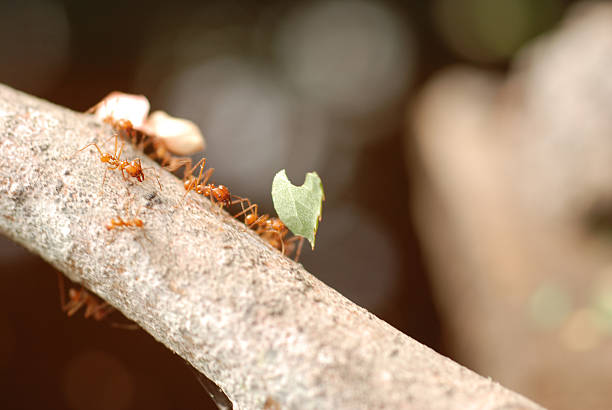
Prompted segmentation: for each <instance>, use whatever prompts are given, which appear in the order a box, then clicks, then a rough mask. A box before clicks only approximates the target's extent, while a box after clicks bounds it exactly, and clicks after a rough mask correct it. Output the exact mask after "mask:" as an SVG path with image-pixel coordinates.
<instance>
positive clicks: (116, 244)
mask: <svg viewBox="0 0 612 410" xmlns="http://www.w3.org/2000/svg"><path fill="white" fill-rule="evenodd" d="M111 135H112V133H111V130H110V129H109V127H108V126H106V125H102V124H100V123H98V122H96V121H94V120H93V119H92V118H91V117H90V116H87V115H83V114H80V113H75V112H72V111H69V110H67V109H65V108H62V107H58V106H55V105H53V104H50V103H48V102H45V101H41V100H38V99H36V98H33V97H30V96H28V95H25V94H22V93H19V92H16V91H14V90H12V89H10V88H7V87H4V86H0V231H1V232H2V233H3V234H4V235H6V236H8V237H9V238H12V239H13V240H15V241H16V242H18V243H20V244H21V245H23V246H25V247H26V248H28V249H29V250H31V251H32V252H34V253H36V254H38V255H40V256H41V257H43V258H44V259H45V260H47V261H48V262H49V263H50V264H52V265H54V266H55V267H57V268H58V269H59V270H61V271H62V272H64V273H65V274H66V275H67V276H69V277H70V278H71V279H73V280H75V281H77V282H81V283H83V284H84V285H85V286H86V287H87V288H89V289H91V290H92V291H94V292H95V293H96V294H98V295H99V296H100V297H102V298H103V299H105V300H106V301H108V302H109V303H111V304H112V305H113V306H115V307H116V308H117V309H119V310H120V311H121V312H123V313H124V314H125V315H126V316H127V317H129V318H130V319H132V320H134V321H135V322H137V323H138V324H139V325H140V326H142V327H143V328H144V329H145V330H146V331H147V332H149V333H150V334H151V335H152V336H153V337H155V338H156V339H157V340H158V341H160V342H161V343H163V344H165V345H166V346H167V347H168V348H169V349H171V350H172V351H174V352H176V353H177V354H179V355H180V356H182V357H183V358H185V360H187V361H189V362H190V363H191V364H192V365H193V366H194V367H195V368H197V369H199V370H200V371H201V372H202V373H204V374H206V375H207V376H208V377H209V378H210V379H212V380H213V381H214V382H215V383H217V384H218V386H219V387H220V388H221V389H223V391H224V392H225V393H226V394H227V396H228V397H229V398H230V399H231V400H232V402H233V404H234V407H235V408H239V409H261V408H263V406H264V403H265V402H266V400H268V403H270V402H271V400H272V399H273V400H275V401H276V402H278V403H279V404H280V407H281V408H282V409H382V408H385V409H402V408H410V409H451V408H452V409H470V408H474V409H502V408H503V409H526V408H529V409H531V408H538V406H536V405H534V404H533V403H531V402H529V401H528V400H526V399H525V398H523V397H522V396H520V395H518V394H516V393H513V392H511V391H508V390H506V389H505V388H503V387H501V386H500V385H498V384H496V383H494V382H492V381H490V380H488V379H486V378H483V377H481V376H478V375H477V374H475V373H473V372H471V371H470V370H467V369H466V368H463V367H461V366H460V365H458V364H456V363H454V362H453V361H451V360H449V359H447V358H445V357H443V356H440V355H439V354H437V353H436V352H434V351H432V350H431V349H429V348H427V347H425V346H423V345H421V344H420V343H418V342H416V341H414V340H412V339H411V338H409V337H408V336H406V335H404V334H402V333H401V332H399V331H398V330H396V329H394V328H393V327H391V326H390V325H388V324H387V323H385V322H383V321H382V320H380V319H378V318H376V317H375V316H374V315H372V314H371V313H369V312H367V311H366V310H364V309H362V308H360V307H359V306H356V305H355V304H353V303H352V302H350V301H349V300H347V299H346V298H344V297H343V296H342V295H340V294H338V293H337V292H336V291H334V290H333V289H330V288H329V287H327V286H326V285H324V284H323V283H321V282H320V281H318V280H317V279H316V278H314V277H313V276H312V275H310V274H309V273H308V272H306V271H305V270H304V269H303V268H302V266H301V265H299V264H297V263H294V262H293V261H291V260H289V259H288V258H286V257H284V256H282V255H281V254H280V253H279V252H277V251H276V250H274V249H272V248H270V247H269V246H268V245H267V244H265V243H263V242H262V241H261V240H260V239H259V238H258V237H256V236H255V235H254V234H253V233H252V232H250V231H249V230H248V229H247V228H246V227H245V226H244V225H242V224H240V223H239V222H237V221H235V220H233V219H232V218H231V217H229V216H228V215H227V214H226V213H225V212H218V211H217V210H216V209H214V208H211V205H210V203H209V202H208V201H207V200H205V199H204V198H201V197H197V196H196V195H192V194H190V195H188V198H189V199H188V201H187V202H186V204H185V205H184V206H182V205H181V199H182V197H183V194H184V190H183V187H182V184H181V181H179V180H178V179H177V178H175V177H174V176H173V175H171V174H169V173H167V172H165V171H160V181H161V184H162V185H163V190H162V191H160V190H159V187H158V186H157V183H156V181H155V179H154V178H152V175H151V171H149V172H148V173H147V179H146V180H145V181H144V182H143V183H138V182H136V181H135V180H131V181H125V180H124V179H123V178H122V177H121V175H120V172H118V171H116V170H111V171H108V172H107V176H106V182H105V184H104V185H103V186H102V178H103V174H104V169H105V167H104V165H103V164H102V163H101V162H100V160H99V155H98V154H97V151H96V150H95V148H94V147H90V148H87V149H85V150H83V151H82V152H80V153H78V154H76V155H75V152H76V151H77V150H78V149H79V148H81V147H83V146H85V145H86V144H88V143H90V142H94V141H95V142H97V143H98V144H99V145H101V147H102V149H103V150H105V151H111V150H112V141H113V140H112V138H111ZM124 153H125V158H134V157H136V156H138V155H141V154H139V153H137V152H136V151H135V149H134V148H133V147H132V146H127V145H126V149H125V150H124ZM145 164H146V165H145ZM143 165H145V166H147V167H148V166H155V167H156V168H157V169H158V167H157V166H156V165H154V164H152V163H151V161H149V160H148V159H146V158H143ZM138 208H140V213H139V217H140V218H141V219H142V220H143V221H144V223H145V225H144V229H138V228H131V229H124V230H116V231H107V230H106V229H105V227H104V226H105V224H107V223H108V222H109V221H110V219H111V218H113V217H116V216H122V217H123V218H124V219H125V218H129V217H133V216H134V214H135V213H136V210H137V209H138ZM126 209H127V210H126ZM372 274H373V275H375V274H376V272H372ZM49 291H55V290H52V289H49ZM508 365H509V366H511V365H512V363H508Z"/></svg>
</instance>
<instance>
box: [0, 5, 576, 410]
mask: <svg viewBox="0 0 612 410" xmlns="http://www.w3.org/2000/svg"><path fill="white" fill-rule="evenodd" d="M14 3H15V4H13V2H0V82H2V83H4V84H7V85H9V86H12V87H14V88H17V89H19V90H22V91H25V92H28V93H31V94H33V95H36V96H39V97H41V98H44V99H48V100H50V101H52V102H54V103H57V104H60V105H64V106H67V107H69V108H72V109H74V110H76V111H84V110H86V109H87V108H89V107H90V106H92V105H94V104H95V103H96V102H98V101H99V100H100V99H101V98H102V97H104V96H105V95H106V94H107V93H109V92H110V91H113V90H120V91H124V92H129V93H137V94H144V95H146V96H147V97H148V98H149V100H150V102H151V106H152V109H153V110H155V109H161V110H165V111H167V112H169V113H170V114H172V115H175V116H179V117H185V118H189V119H191V120H193V121H195V122H196V123H197V124H198V125H199V126H200V127H201V129H202V130H203V133H204V134H205V136H206V139H207V144H208V147H207V149H206V151H205V155H206V157H207V158H208V163H209V164H210V165H212V166H214V167H215V168H216V172H215V175H214V177H213V180H214V182H215V183H223V184H225V185H228V186H229V187H230V188H231V189H232V192H233V193H236V194H239V195H244V196H248V197H249V198H251V199H252V200H253V201H255V202H258V203H260V204H261V206H262V208H263V209H262V211H263V212H268V213H273V209H272V207H271V199H270V194H269V190H270V186H271V182H272V177H273V175H274V174H275V172H276V171H278V170H279V169H282V168H287V170H288V174H289V177H290V179H292V181H293V182H294V183H295V184H298V185H299V184H301V183H302V180H303V175H304V174H305V173H306V172H308V171H311V170H316V171H317V172H318V173H319V175H320V176H321V178H322V180H323V184H324V188H325V192H326V196H327V201H326V202H325V204H324V210H323V215H324V218H323V221H322V223H321V225H320V231H319V235H318V238H317V249H316V250H315V251H314V252H310V251H309V250H307V251H306V252H305V254H304V257H303V261H302V262H303V264H304V266H305V267H306V268H307V269H308V270H309V271H310V272H312V273H313V274H314V275H316V276H317V277H319V278H320V279H321V280H323V281H324V282H326V283H328V284H329V285H330V286H332V287H334V288H336V289H337V290H339V291H340V292H341V293H343V294H344V295H345V296H347V297H348V298H350V299H351V300H353V301H355V302H356V303H358V304H360V305H361V306H364V307H365V308H367V309H369V310H370V311H372V312H373V313H374V314H376V315H377V316H378V317H380V318H382V319H384V320H385V321H387V322H389V323H390V324H391V325H393V326H395V327H396V328H398V329H400V330H401V331H402V332H404V333H406V334H408V335H409V336H411V337H413V338H415V339H416V340H418V341H420V342H422V343H424V344H426V345H427V346H430V347H431V348H433V349H435V350H437V351H439V352H441V353H443V354H445V353H447V352H445V348H444V341H443V338H442V336H441V335H442V334H443V329H441V328H440V324H439V320H438V317H437V313H436V309H435V306H434V302H433V300H432V296H431V292H430V287H429V283H428V278H427V267H426V263H425V261H424V260H423V258H422V256H421V253H420V250H419V242H418V240H417V238H416V237H415V233H414V230H413V224H412V221H411V220H410V212H409V207H410V199H411V198H410V186H409V183H408V180H409V178H408V177H409V172H410V169H411V166H410V163H411V160H412V159H413V158H410V155H412V154H409V156H408V157H406V156H404V152H406V150H405V145H408V147H407V148H408V150H407V151H408V152H411V150H410V138H409V136H408V138H406V137H405V134H406V131H405V129H406V113H407V111H408V110H409V107H410V101H411V97H412V96H413V95H414V94H415V93H416V92H418V89H419V88H420V87H421V86H422V85H423V84H424V83H425V82H426V81H427V79H428V77H429V76H431V75H432V73H434V72H435V71H436V70H438V69H440V68H443V67H447V66H449V65H451V64H454V63H467V64H470V65H476V66H480V67H485V68H490V69H493V70H497V71H500V72H503V71H504V70H506V69H507V68H508V67H507V64H508V61H509V59H510V58H511V56H512V55H513V53H514V52H515V51H516V49H517V48H518V47H520V45H521V44H523V43H524V42H525V41H527V40H528V39H530V38H532V37H534V36H535V35H537V34H539V33H540V32H543V31H545V30H546V29H548V28H549V27H550V26H551V25H553V24H554V23H555V22H556V21H557V19H558V18H560V16H561V14H562V12H563V10H564V9H565V8H566V7H567V5H568V3H569V2H567V1H555V0H549V1H539V2H533V1H529V0H525V1H519V0H513V1H500V2H490V1H483V0H466V1H444V0H440V1H431V2H426V1H405V2H376V1H368V2H366V1H334V2H295V3H292V4H291V5H287V4H285V3H284V2H280V1H228V2H219V3H214V2H193V3H185V2H176V1H175V2H166V3H163V4H156V3H155V2H130V3H129V5H123V4H122V5H119V4H113V3H102V2H83V1H42V0H40V1H24V2H14ZM493 3H495V6H492V5H491V4H493ZM534 3H537V4H534ZM517 10H518V11H517ZM517 27H518V29H517ZM334 47H335V48H334ZM381 50H382V51H381ZM337 84H340V85H338V86H337V87H336V85H337ZM195 158H199V156H196V157H195ZM0 273H1V277H2V280H3V285H2V286H1V287H0V292H1V293H2V294H1V295H0V378H1V379H0V386H2V388H1V389H2V391H3V394H2V395H1V398H0V407H2V408H7V409H8V408H11V409H13V408H14V409H17V408H23V409H30V408H48V409H52V408H53V409H55V408H58V409H60V408H73V409H109V408H113V409H130V408H132V409H144V408H146V409H183V408H215V407H214V405H213V404H212V402H211V401H210V399H208V398H207V396H206V393H205V391H204V390H203V389H202V388H201V386H200V385H199V384H198V381H197V380H196V378H195V377H194V374H193V372H192V370H191V369H190V368H189V367H188V366H187V365H186V364H185V363H184V362H183V361H182V360H181V359H180V358H179V357H178V356H176V355H174V354H173V353H171V352H170V351H169V350H167V349H166V348H165V347H164V346H162V345H161V344H159V343H157V342H156V341H155V340H153V338H152V337H150V336H149V335H148V334H146V333H144V332H143V331H140V330H136V331H130V330H125V329H119V328H115V327H113V326H112V324H113V323H127V320H126V319H125V318H123V317H121V315H119V314H113V315H112V316H111V317H110V318H109V319H107V320H105V321H103V322H96V321H93V320H85V319H83V318H82V314H81V313H79V314H77V315H75V317H72V318H67V317H66V316H65V315H64V314H63V313H62V312H61V310H60V305H59V297H58V291H57V276H56V274H55V271H54V269H53V268H52V267H50V266H49V265H47V264H46V263H45V262H44V261H42V260H41V259H40V258H38V257H36V256H33V255H30V254H28V253H27V252H26V251H24V250H23V249H21V248H19V247H18V246H17V245H14V244H12V243H11V242H9V241H8V240H6V239H0ZM447 354H448V353H447ZM3 401H4V403H2V402H3Z"/></svg>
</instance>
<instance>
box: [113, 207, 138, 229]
mask: <svg viewBox="0 0 612 410" xmlns="http://www.w3.org/2000/svg"><path fill="white" fill-rule="evenodd" d="M139 211H140V208H139V210H138V211H136V216H134V218H132V219H128V220H123V219H122V218H121V217H120V216H118V217H116V218H112V219H111V221H110V223H108V224H106V225H105V227H106V229H107V230H109V231H111V230H113V229H115V228H122V227H123V228H130V227H134V228H142V227H144V222H143V221H142V219H140V218H137V217H138V213H139Z"/></svg>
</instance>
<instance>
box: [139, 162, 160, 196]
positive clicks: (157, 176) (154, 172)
mask: <svg viewBox="0 0 612 410" xmlns="http://www.w3.org/2000/svg"><path fill="white" fill-rule="evenodd" d="M147 169H150V170H151V171H153V175H154V176H155V179H157V185H159V190H160V191H161V190H162V186H161V182H159V174H158V173H157V170H156V169H155V168H153V167H148V168H143V169H142V170H143V171H145V170H147Z"/></svg>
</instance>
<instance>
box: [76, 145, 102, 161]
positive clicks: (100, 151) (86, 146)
mask: <svg viewBox="0 0 612 410" xmlns="http://www.w3.org/2000/svg"><path fill="white" fill-rule="evenodd" d="M92 145H93V146H94V147H96V149H97V150H98V152H99V153H100V157H102V156H104V154H103V153H102V150H101V149H100V147H98V144H96V143H95V142H92V143H91V144H87V145H85V146H84V147H83V148H81V149H80V150H78V151H76V152H75V153H74V154H72V156H71V157H70V158H74V157H75V155H76V154H78V153H79V152H81V151H83V150H84V149H85V148H88V147H91V146H92Z"/></svg>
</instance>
